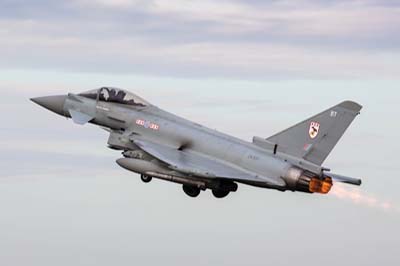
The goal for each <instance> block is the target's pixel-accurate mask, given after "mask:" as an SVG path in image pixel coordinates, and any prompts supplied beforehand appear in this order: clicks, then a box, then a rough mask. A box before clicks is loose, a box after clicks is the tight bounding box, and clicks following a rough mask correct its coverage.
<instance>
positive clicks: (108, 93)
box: [79, 87, 150, 107]
mask: <svg viewBox="0 0 400 266" xmlns="http://www.w3.org/2000/svg"><path fill="white" fill-rule="evenodd" d="M79 95H80V96H83V97H86V98H90V99H94V100H99V101H103V102H112V103H119V104H124V105H130V106H136V107H146V106H149V105H150V103H149V102H147V101H146V100H144V99H142V98H140V97H139V96H137V95H136V94H133V93H131V92H128V91H126V90H122V89H118V88H112V87H103V88H100V89H97V90H91V91H87V92H84V93H81V94H79Z"/></svg>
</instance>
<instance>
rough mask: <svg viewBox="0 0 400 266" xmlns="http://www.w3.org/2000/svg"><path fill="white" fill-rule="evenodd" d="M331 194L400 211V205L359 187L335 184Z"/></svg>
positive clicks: (359, 203) (367, 204) (387, 209)
mask: <svg viewBox="0 0 400 266" xmlns="http://www.w3.org/2000/svg"><path fill="white" fill-rule="evenodd" d="M330 194H331V195H333V196H335V197H336V198H338V199H341V200H347V201H351V202H353V203H354V204H357V205H362V206H366V207H369V208H376V209H380V210H383V211H387V212H400V207H397V206H395V205H394V204H393V203H392V202H391V201H389V200H382V199H380V198H378V197H376V196H373V195H368V194H366V193H364V192H363V191H361V190H360V189H358V188H350V187H347V186H345V185H342V184H335V186H334V187H333V188H332V191H331V193H330Z"/></svg>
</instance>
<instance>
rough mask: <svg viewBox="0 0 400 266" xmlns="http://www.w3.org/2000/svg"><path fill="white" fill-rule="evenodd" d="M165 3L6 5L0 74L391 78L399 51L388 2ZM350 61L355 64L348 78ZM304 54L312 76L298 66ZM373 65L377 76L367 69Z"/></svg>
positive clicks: (42, 0) (101, 0)
mask: <svg viewBox="0 0 400 266" xmlns="http://www.w3.org/2000/svg"><path fill="white" fill-rule="evenodd" d="M167 2H168V5H166V4H165V3H167ZM167 2H165V1H161V0H154V1H131V2H130V1H116V2H110V1H108V0H98V1H85V0H79V1H78V0H76V1H68V2H64V1H60V2H55V1H46V0H38V1H32V2H24V1H3V2H2V3H1V8H0V25H1V26H2V30H0V40H1V41H2V42H1V44H0V48H1V50H2V52H0V53H3V55H2V56H3V58H4V59H5V61H3V63H2V64H1V65H0V67H2V68H6V67H13V68H45V69H48V68H52V69H53V68H55V69H63V70H69V71H100V72H130V73H142V74H151V75H168V76H203V77H204V76H213V77H215V76H222V77H226V76H228V77H238V76H241V77H244V78H247V77H258V78H270V77H277V78H281V77H292V78H308V77H317V78H327V77H328V78H330V77H344V78H347V77H354V76H357V77H359V76H362V75H365V74H366V73H367V74H368V73H372V74H374V75H376V76H377V77H393V76H396V75H397V74H398V73H397V72H395V71H394V73H391V72H393V71H388V72H387V73H386V70H382V69H387V68H391V65H392V64H393V63H391V62H389V64H385V63H384V62H386V61H387V59H386V57H390V58H395V57H397V56H398V49H399V47H400V37H399V36H400V34H398V33H399V30H398V27H397V26H396V25H398V23H399V22H400V21H399V20H400V16H399V12H400V9H399V5H396V4H395V3H394V2H392V1H380V2H378V1H301V2H300V3H298V2H296V3H297V4H293V2H290V1H250V2H248V1H221V2H211V1H204V3H205V4H204V3H203V4H202V5H203V6H200V7H199V8H196V6H190V4H188V6H187V7H186V6H183V7H182V5H181V4H182V2H181V1H180V0H174V1H167ZM196 2H197V1H194V2H193V3H196ZM160 3H164V4H162V5H160ZM303 5H304V6H303ZM354 6H356V7H354ZM271 47H273V49H271ZM281 47H285V48H284V49H280V48H281ZM360 51H361V55H360ZM363 51H364V54H363V53H362V52H363ZM353 53H354V54H355V56H354V60H353V61H356V60H361V61H360V63H359V65H356V66H350V67H348V69H347V70H346V67H342V66H343V65H349V64H348V62H347V61H346V60H347V59H348V58H351V57H353V56H352V55H353ZM382 53H383V54H384V55H380V54H382ZM257 54H258V55H259V56H258V57H259V58H256V56H257ZM305 54H306V55H309V57H308V59H307V61H310V62H312V63H313V64H315V66H314V67H312V66H310V65H308V64H309V63H307V62H301V61H302V59H300V60H299V59H298V58H299V57H300V58H301V57H303V56H304V55H305ZM371 54H372V55H371ZM216 55H217V58H218V57H220V59H218V62H216V60H215V57H216ZM266 55H269V56H266ZM291 56H292V57H293V59H292V60H290V59H289V57H291ZM330 57H336V58H337V63H334V62H333V61H332V59H331V58H330ZM271 58H273V60H271ZM316 59H318V60H316ZM376 60H377V62H375V61H376ZM296 61H300V62H301V63H296ZM320 61H322V63H321V62H320ZM324 61H325V62H326V63H324ZM231 62H232V64H230V63H231ZM375 63H376V65H380V67H379V69H381V70H380V71H376V70H375V69H370V67H368V66H373V65H375ZM292 64H295V66H293V65H292ZM365 65H366V66H367V67H363V66H365ZM382 65H383V66H382ZM337 66H339V68H338V67H337ZM334 67H336V68H334ZM353 68H354V70H353ZM372 68H373V67H372ZM338 69H339V70H338ZM340 69H344V70H343V71H340ZM352 70H353V71H352ZM321 72H322V73H321ZM351 72H356V73H351ZM382 72H384V73H382Z"/></svg>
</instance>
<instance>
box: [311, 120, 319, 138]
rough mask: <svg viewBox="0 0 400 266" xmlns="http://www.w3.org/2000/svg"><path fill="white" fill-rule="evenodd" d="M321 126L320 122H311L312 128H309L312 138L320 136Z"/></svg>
mask: <svg viewBox="0 0 400 266" xmlns="http://www.w3.org/2000/svg"><path fill="white" fill-rule="evenodd" d="M319 127H320V124H319V123H318V122H311V125H310V130H309V133H310V138H312V139H315V138H316V137H317V136H318V133H319Z"/></svg>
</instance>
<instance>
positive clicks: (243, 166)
mask: <svg viewBox="0 0 400 266" xmlns="http://www.w3.org/2000/svg"><path fill="white" fill-rule="evenodd" d="M31 100H32V101H33V102H35V103H37V104H39V105H41V106H42V107H44V108H46V109H48V110H50V111H53V112H55V113H57V114H59V115H61V116H65V117H67V118H71V119H72V120H73V121H74V122H75V123H78V124H81V125H83V124H86V123H92V124H95V125H98V126H101V127H102V128H104V129H106V130H107V131H108V132H109V133H110V137H109V140H108V147H110V148H111V149H116V150H121V151H122V155H123V158H120V159H118V160H117V163H118V164H119V165H120V166H121V167H123V168H125V169H127V170H130V171H132V172H135V173H138V174H140V175H141V179H142V181H143V182H145V183H148V182H150V181H151V180H152V179H153V178H157V179H162V180H166V181H170V182H174V183H178V184H180V185H182V186H183V191H184V192H185V193H186V194H187V195H188V196H190V197H197V196H198V195H199V194H200V192H201V191H205V190H207V189H210V190H211V191H212V193H213V195H214V196H215V197H216V198H224V197H226V196H227V195H228V194H229V193H231V192H235V191H237V189H238V184H244V185H249V186H254V187H260V188H268V189H276V190H279V191H300V192H305V193H321V194H327V193H329V192H330V190H331V188H332V186H333V182H341V183H347V184H352V185H358V186H359V185H361V180H360V179H356V178H351V177H346V176H342V175H338V174H333V173H331V172H330V170H329V169H328V168H325V167H323V166H322V164H323V162H324V161H325V159H326V158H327V157H328V155H329V153H330V152H331V151H332V149H333V148H334V147H335V145H336V144H337V143H338V141H339V139H340V138H341V137H342V135H343V134H344V132H345V131H346V129H347V128H348V127H349V126H350V124H351V123H352V121H353V120H354V118H355V117H356V116H357V115H358V114H360V111H361V109H362V106H360V105H359V104H357V103H355V102H352V101H345V102H342V103H340V104H338V105H336V106H334V107H332V108H329V109H328V110H326V111H324V112H322V113H320V114H317V115H316V116H313V117H311V118H310V119H307V120H305V121H303V122H300V123H298V124H296V125H295V126H293V127H290V128H289V129H286V130H284V131H282V132H280V133H278V134H276V135H273V136H271V137H269V138H267V139H265V138H261V137H254V139H253V141H252V142H247V141H243V140H240V139H237V138H235V137H231V136H229V135H226V134H223V133H220V132H218V131H216V130H212V129H209V128H207V127H204V126H201V125H199V124H196V123H193V122H190V121H188V120H186V119H183V118H180V117H178V116H176V115H174V114H171V113H168V112H166V111H164V110H161V109H160V108H158V107H156V106H154V105H152V104H151V103H149V102H147V101H145V100H144V99H142V98H140V97H139V96H137V95H135V94H133V93H130V92H128V91H125V90H121V89H117V88H112V87H103V88H100V89H96V90H92V91H88V92H84V93H80V94H72V93H70V94H68V95H59V96H47V97H39V98H33V99H31Z"/></svg>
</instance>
